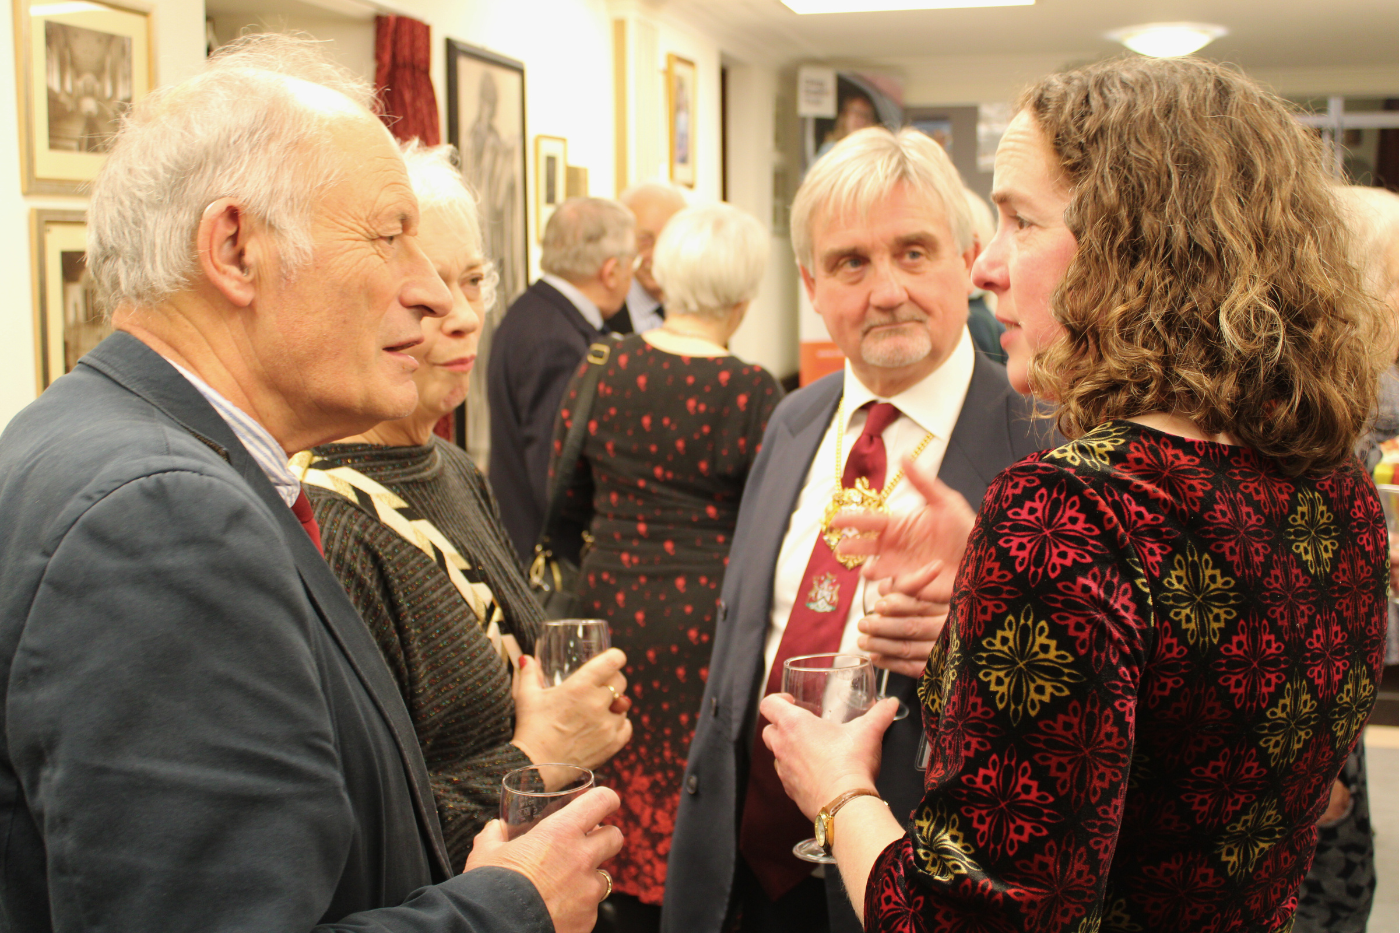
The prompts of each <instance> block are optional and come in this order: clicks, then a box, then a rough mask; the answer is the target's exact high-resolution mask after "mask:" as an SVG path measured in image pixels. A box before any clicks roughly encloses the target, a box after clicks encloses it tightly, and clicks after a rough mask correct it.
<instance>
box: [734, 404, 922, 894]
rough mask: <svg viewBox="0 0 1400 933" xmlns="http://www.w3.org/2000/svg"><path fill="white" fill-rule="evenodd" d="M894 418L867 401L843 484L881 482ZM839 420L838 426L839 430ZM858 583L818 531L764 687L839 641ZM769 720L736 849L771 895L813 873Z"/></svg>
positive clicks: (757, 743)
mask: <svg viewBox="0 0 1400 933" xmlns="http://www.w3.org/2000/svg"><path fill="white" fill-rule="evenodd" d="M897 418H899V409H897V408H895V407H894V406H893V405H891V404H890V403H889V402H876V403H874V404H872V405H871V406H870V411H869V413H868V414H867V416H866V419H865V429H864V430H863V431H862V432H861V435H860V437H859V438H858V439H857V440H856V442H855V444H854V445H852V447H851V453H850V456H849V457H847V458H846V468H845V471H844V472H843V473H842V474H841V485H842V486H843V487H845V488H847V489H849V488H850V487H852V486H854V485H855V483H856V479H857V478H858V477H862V476H863V477H865V479H866V481H867V482H869V483H870V487H871V488H872V489H876V490H880V489H883V488H884V486H885V466H886V464H885V442H884V440H883V439H882V438H881V436H880V435H881V434H883V433H884V432H885V429H886V428H887V427H889V426H890V425H891V424H893V423H894V421H895V420H896V419H897ZM845 429H846V426H845V425H838V426H837V430H840V431H844V430H845ZM859 583H860V565H859V564H857V565H856V566H854V567H851V568H847V567H846V566H845V565H844V564H842V563H841V562H840V561H839V560H837V559H836V555H835V554H833V553H832V551H831V547H830V546H829V545H828V544H827V543H826V539H825V538H823V537H822V535H821V532H820V531H818V533H817V541H816V544H815V545H813V547H812V556H811V557H810V558H808V560H807V570H806V571H805V572H804V573H803V574H802V583H801V585H799V586H798V588H797V599H796V600H795V601H794V602H793V606H792V613H791V614H790V615H789V616H788V622H787V628H785V629H784V630H783V639H782V641H781V642H779V643H778V654H777V657H775V658H774V659H773V669H772V671H771V672H769V675H768V684H767V686H766V687H765V689H764V691H763V692H764V695H765V696H766V695H768V694H770V693H781V692H782V686H783V662H784V661H786V660H787V659H788V658H794V657H798V656H799V655H804V654H821V653H824V652H831V651H836V650H838V649H839V648H840V647H841V634H842V632H843V631H844V630H845V628H846V615H847V614H848V613H849V612H850V610H851V599H852V598H853V597H854V596H855V592H856V588H857V586H858V585H859ZM766 725H768V720H767V719H764V718H763V716H761V715H760V716H759V717H758V726H757V729H756V731H755V733H754V748H753V758H752V764H751V765H750V767H749V785H748V791H747V792H746V794H745V795H744V817H743V822H742V823H741V824H740V826H739V851H740V852H742V853H743V855H744V860H745V861H746V862H748V863H749V868H751V869H752V870H753V873H754V875H755V876H757V878H758V880H759V883H760V884H762V885H763V891H764V893H765V894H767V895H768V899H769V900H770V901H776V900H777V899H778V898H780V897H782V896H783V895H784V894H786V893H787V892H788V891H790V890H792V889H793V888H794V887H796V886H797V884H798V883H799V882H801V881H802V879H803V878H806V877H807V876H808V875H810V874H811V873H812V866H811V865H810V864H809V863H807V862H804V861H802V860H801V859H799V858H798V857H797V856H795V855H793V854H792V847H793V846H794V845H796V844H797V843H798V842H799V841H801V840H803V839H805V838H807V837H808V836H810V835H811V834H812V823H811V821H810V820H808V819H807V818H806V817H805V816H803V815H802V811H801V810H799V809H797V804H795V803H793V802H792V800H791V799H789V798H788V795H787V793H786V792H785V791H784V790H783V782H782V781H780V780H779V779H778V773H777V771H775V770H774V769H773V753H772V752H771V751H769V750H768V746H767V745H764V744H763V727H764V726H766Z"/></svg>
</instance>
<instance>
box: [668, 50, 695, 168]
mask: <svg viewBox="0 0 1400 933" xmlns="http://www.w3.org/2000/svg"><path fill="white" fill-rule="evenodd" d="M695 81H696V71H695V62H693V61H691V60H690V59H688V58H681V57H680V56H679V55H672V54H669V53H668V54H667V55H666V117H667V119H666V133H667V137H668V138H669V140H670V143H669V149H670V162H671V172H670V175H671V181H673V182H675V183H676V184H678V185H685V186H686V187H687V188H694V187H695V91H696V88H695Z"/></svg>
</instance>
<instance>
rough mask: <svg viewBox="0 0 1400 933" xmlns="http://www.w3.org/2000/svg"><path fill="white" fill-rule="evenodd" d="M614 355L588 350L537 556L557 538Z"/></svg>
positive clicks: (600, 346)
mask: <svg viewBox="0 0 1400 933" xmlns="http://www.w3.org/2000/svg"><path fill="white" fill-rule="evenodd" d="M611 355H612V346H611V344H610V343H595V344H593V345H592V346H590V347H589V348H588V371H587V373H586V374H585V375H584V377H583V381H582V382H581V383H579V387H578V398H577V399H576V400H575V401H574V423H573V424H571V425H569V433H568V434H565V435H564V447H563V449H562V450H560V451H559V459H558V461H556V464H555V471H554V482H552V483H550V486H549V499H548V500H547V504H546V506H545V510H544V526H543V527H542V528H541V529H540V537H539V540H538V541H536V542H535V553H536V554H538V553H540V552H541V551H542V550H543V551H548V550H549V549H550V548H549V545H550V540H551V538H552V536H553V534H554V530H555V528H554V526H555V523H556V522H558V520H559V511H560V509H562V508H563V503H564V491H565V490H566V489H568V488H569V483H570V481H571V480H572V479H573V477H574V472H575V471H576V470H577V469H578V458H579V455H580V454H582V453H583V441H584V433H585V432H586V431H587V430H588V419H589V417H590V416H591V415H592V413H593V397H594V396H595V395H597V394H598V380H599V379H601V378H602V376H603V364H605V363H607V361H608V357H610V356H611Z"/></svg>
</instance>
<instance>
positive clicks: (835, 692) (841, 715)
mask: <svg viewBox="0 0 1400 933" xmlns="http://www.w3.org/2000/svg"><path fill="white" fill-rule="evenodd" d="M783 692H784V693H787V694H791V695H792V700H793V702H794V703H796V704H797V705H798V706H800V707H802V708H803V709H805V710H807V711H808V712H809V713H811V714H812V715H814V716H819V717H821V718H822V719H825V720H826V721H827V722H850V721H851V720H852V719H855V718H856V717H857V716H861V715H863V714H864V713H866V712H867V711H868V710H869V709H870V707H872V706H874V705H875V668H874V667H872V666H871V664H870V659H869V658H865V657H861V656H860V655H856V654H807V655H799V656H798V657H795V658H788V659H787V660H786V661H784V662H783ZM792 854H793V855H796V856H797V857H798V858H800V859H803V860H804V861H808V862H820V863H821V864H823V865H834V864H835V863H836V860H835V859H833V858H832V857H831V856H829V855H827V854H826V851H825V850H824V849H822V847H821V846H819V845H817V840H815V839H804V840H802V841H801V842H799V843H798V844H797V845H795V846H793V848H792Z"/></svg>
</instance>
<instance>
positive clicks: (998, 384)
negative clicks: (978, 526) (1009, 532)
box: [938, 353, 1018, 509]
mask: <svg viewBox="0 0 1400 933" xmlns="http://www.w3.org/2000/svg"><path fill="white" fill-rule="evenodd" d="M1011 391H1012V389H1011V386H1010V385H1008V384H1007V383H1006V380H1005V379H1003V378H999V377H998V374H997V372H996V370H995V368H993V365H992V364H991V363H989V362H987V360H985V359H984V358H983V357H982V354H980V353H977V354H974V360H973V364H972V380H971V382H969V383H968V387H967V397H966V398H965V399H964V400H963V406H962V411H961V412H960V413H959V414H958V420H957V423H956V424H955V425H954V426H953V433H952V435H951V436H950V437H949V438H948V449H947V451H946V452H945V453H944V454H943V463H942V465H941V466H940V467H939V468H938V478H939V479H941V480H942V481H943V482H945V483H947V484H948V485H949V486H951V487H952V488H953V489H956V490H957V491H958V492H959V493H961V494H962V496H963V498H965V499H967V501H968V504H969V505H971V506H972V507H973V509H979V508H981V505H982V496H983V495H984V494H985V493H986V491H987V487H988V486H989V485H991V482H992V480H993V479H994V478H995V477H996V475H997V474H998V473H1000V472H1001V470H1002V468H1003V467H1004V466H1006V465H1008V464H1011V463H1013V462H1015V460H1017V459H1018V458H1017V457H1016V456H1015V454H1014V452H1013V450H1012V448H1011V439H1010V437H1009V435H1008V434H1007V418H1008V417H1009V415H1010V412H1009V411H1007V408H1006V398H1007V393H1008V392H1011ZM993 467H995V468H994V469H993Z"/></svg>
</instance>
